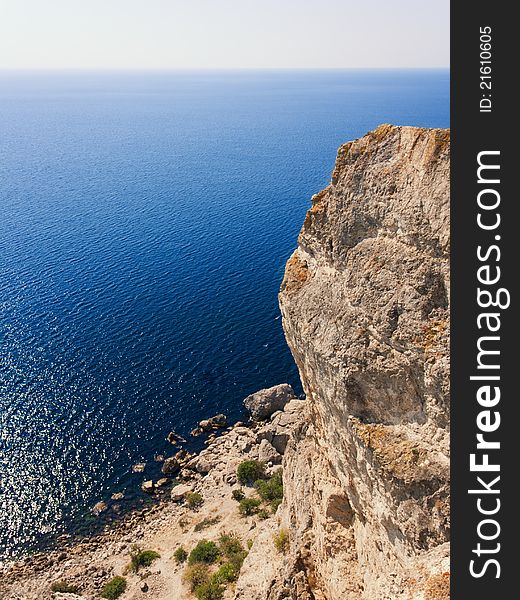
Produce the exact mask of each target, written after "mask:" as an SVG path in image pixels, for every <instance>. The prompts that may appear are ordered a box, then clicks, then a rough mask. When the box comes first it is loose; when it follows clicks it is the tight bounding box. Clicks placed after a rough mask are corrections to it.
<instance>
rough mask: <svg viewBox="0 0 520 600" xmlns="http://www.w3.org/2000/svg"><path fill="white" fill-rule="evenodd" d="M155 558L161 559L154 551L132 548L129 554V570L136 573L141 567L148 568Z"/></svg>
mask: <svg viewBox="0 0 520 600" xmlns="http://www.w3.org/2000/svg"><path fill="white" fill-rule="evenodd" d="M157 558H161V555H160V554H159V553H158V552H156V551H155V550H140V549H139V548H133V549H132V551H131V552H130V570H132V571H133V572H134V573H137V571H139V569H140V568H141V567H149V566H150V565H151V564H152V563H153V561H154V560H155V559H157Z"/></svg>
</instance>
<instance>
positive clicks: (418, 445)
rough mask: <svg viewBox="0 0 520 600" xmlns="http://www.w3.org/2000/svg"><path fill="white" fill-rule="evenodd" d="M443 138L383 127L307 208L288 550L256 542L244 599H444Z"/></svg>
mask: <svg viewBox="0 0 520 600" xmlns="http://www.w3.org/2000/svg"><path fill="white" fill-rule="evenodd" d="M449 141H450V136H449V130H440V129H418V128H413V127H393V126H390V125H382V126H380V127H378V128H377V129H376V130H375V131H372V132H370V133H368V134H367V135H365V136H364V137H363V138H361V139H358V140H356V141H354V142H349V143H347V144H344V145H343V146H341V147H340V149H339V152H338V155H337V159H336V165H335V168H334V171H333V173H332V180H331V183H330V185H329V186H328V187H327V188H325V189H324V190H323V191H321V192H320V193H318V194H316V195H315V196H314V197H313V198H312V207H311V208H310V210H309V211H308V213H307V216H306V218H305V222H304V225H303V228H302V230H301V233H300V236H299V239H298V247H297V249H296V251H295V252H294V254H293V255H292V256H291V258H290V259H289V261H288V263H287V267H286V272H285V277H284V280H283V283H282V287H281V292H280V306H281V311H282V316H283V326H284V330H285V335H286V338H287V341H288V343H289V346H290V348H291V350H292V353H293V355H294V358H295V360H296V363H297V365H298V368H299V371H300V376H301V380H302V383H303V387H304V389H305V392H306V395H307V399H308V402H307V404H308V406H309V408H308V415H307V417H306V419H305V420H304V422H303V423H302V424H301V427H300V428H299V429H298V430H297V433H296V434H295V435H294V436H293V437H292V439H291V440H290V442H289V445H288V447H287V450H286V453H285V456H284V490H285V499H284V503H283V505H282V507H281V514H280V515H279V518H280V519H281V522H282V524H284V525H285V527H286V528H287V531H288V532H289V536H290V552H289V554H288V555H286V556H285V560H284V567H283V568H280V565H279V564H278V565H277V564H276V558H272V557H269V556H267V555H265V556H264V557H263V558H262V556H261V554H262V545H261V544H258V545H257V544H255V546H256V549H255V548H253V551H252V552H251V556H250V557H249V558H248V560H246V564H245V565H244V571H243V575H242V576H241V580H240V581H239V586H238V597H239V598H248V599H251V598H258V599H262V600H263V599H270V600H275V599H281V598H294V599H298V600H305V599H311V598H316V599H323V600H325V599H326V600H339V599H345V600H349V599H352V600H353V599H359V598H365V599H370V600H382V599H388V600H396V599H401V598H402V599H405V598H406V599H407V600H409V599H410V598H414V599H425V600H433V599H436V598H439V599H440V598H448V597H449V574H448V573H447V571H448V570H449V559H448V556H449V546H448V539H449V430H448V429H449V241H450V240H449V236H450V230H449V168H450V163H449V151H450V143H449ZM266 546H267V545H266ZM255 553H256V556H255ZM259 564H262V565H263V567H262V568H263V570H264V575H263V579H262V581H263V584H262V585H261V586H260V585H258V579H257V580H256V583H255V579H254V576H253V574H252V573H250V575H249V576H248V565H250V570H255V571H256V573H258V565H259ZM252 565H256V567H255V568H254V569H251V566H252Z"/></svg>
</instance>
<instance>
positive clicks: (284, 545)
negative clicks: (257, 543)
mask: <svg viewBox="0 0 520 600" xmlns="http://www.w3.org/2000/svg"><path fill="white" fill-rule="evenodd" d="M273 541H274V547H275V548H276V549H277V550H278V552H281V553H282V554H285V553H286V552H287V550H289V532H288V531H287V529H280V531H279V532H278V533H277V534H276V535H275V536H274V537H273Z"/></svg>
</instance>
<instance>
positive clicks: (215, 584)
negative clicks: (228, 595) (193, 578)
mask: <svg viewBox="0 0 520 600" xmlns="http://www.w3.org/2000/svg"><path fill="white" fill-rule="evenodd" d="M224 592H225V588H224V586H223V585H222V584H221V583H220V582H219V581H217V579H216V578H215V577H212V578H211V579H210V580H209V581H207V582H206V583H203V584H202V585H200V586H199V587H198V588H197V589H196V590H195V596H196V597H197V600H222V598H224Z"/></svg>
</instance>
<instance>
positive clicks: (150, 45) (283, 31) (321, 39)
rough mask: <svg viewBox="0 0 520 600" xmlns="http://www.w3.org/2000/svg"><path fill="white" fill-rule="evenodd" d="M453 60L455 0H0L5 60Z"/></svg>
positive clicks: (286, 63)
mask: <svg viewBox="0 0 520 600" xmlns="http://www.w3.org/2000/svg"><path fill="white" fill-rule="evenodd" d="M448 65H449V0H436V1H433V0H430V1H425V0H0V69H255V68H373V67H376V68H377V67H381V68H387V67H394V68H395V67H397V68H406V67H447V66H448Z"/></svg>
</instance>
